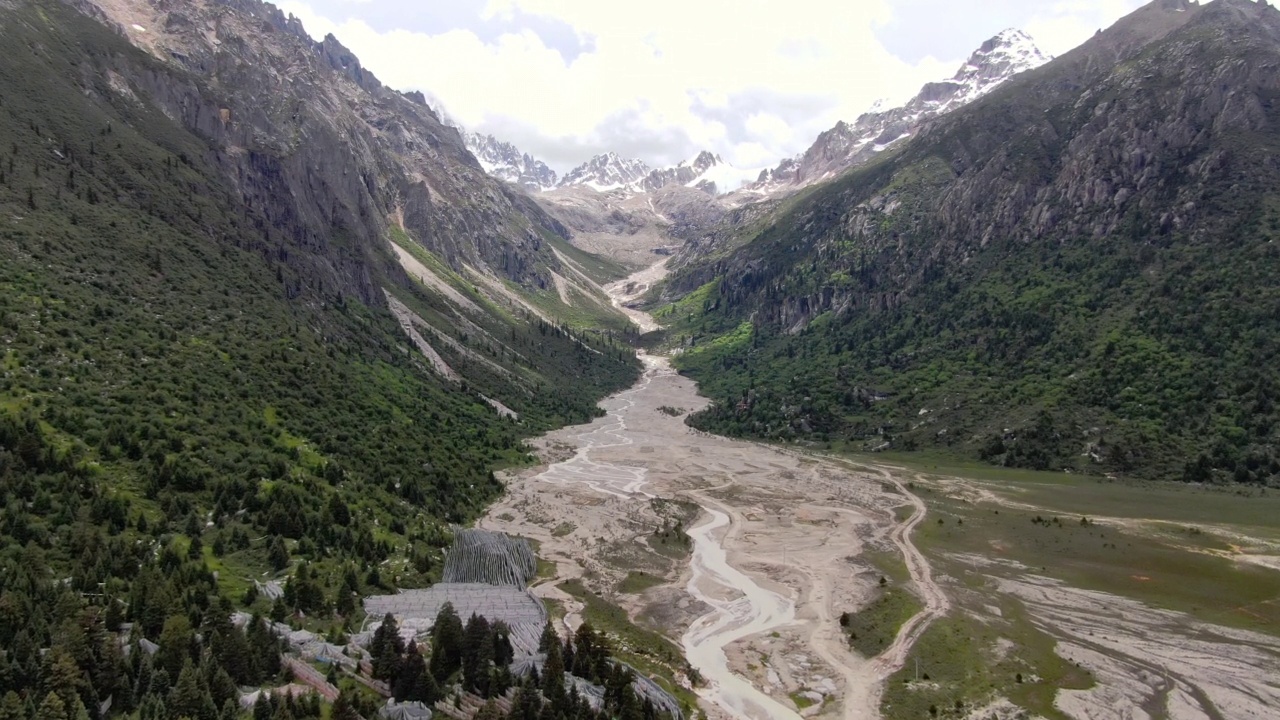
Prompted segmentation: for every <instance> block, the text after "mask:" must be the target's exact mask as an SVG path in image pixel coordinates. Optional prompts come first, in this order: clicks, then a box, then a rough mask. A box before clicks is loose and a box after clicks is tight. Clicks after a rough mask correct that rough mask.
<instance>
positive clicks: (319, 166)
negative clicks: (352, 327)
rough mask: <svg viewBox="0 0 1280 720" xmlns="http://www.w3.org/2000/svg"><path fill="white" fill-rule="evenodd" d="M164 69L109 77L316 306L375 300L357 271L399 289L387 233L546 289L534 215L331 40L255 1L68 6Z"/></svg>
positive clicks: (427, 116)
mask: <svg viewBox="0 0 1280 720" xmlns="http://www.w3.org/2000/svg"><path fill="white" fill-rule="evenodd" d="M78 5H79V7H81V8H82V9H86V10H88V11H90V12H91V13H92V14H94V15H96V16H98V17H100V18H103V19H106V20H107V21H109V22H112V23H114V24H115V25H116V27H117V28H118V29H119V31H120V32H122V33H123V34H124V35H126V36H127V37H128V38H129V39H130V40H131V41H132V42H133V43H134V44H136V45H137V46H139V47H141V48H144V49H145V50H147V51H148V52H150V53H151V54H152V55H154V56H155V57H156V58H158V59H159V60H161V61H162V62H163V63H164V65H165V66H166V69H164V70H160V71H157V70H154V69H151V70H147V69H144V68H140V67H134V66H129V65H127V64H123V63H125V62H126V61H123V60H122V61H121V62H122V64H121V65H120V66H119V67H117V68H116V70H115V72H116V73H117V75H118V77H119V79H120V88H121V92H126V93H133V92H136V93H140V94H142V95H144V96H145V97H146V98H147V100H149V101H151V102H154V103H156V104H157V105H158V106H159V107H160V108H161V109H162V110H163V111H164V112H165V113H166V114H167V115H169V116H170V117H171V118H172V119H174V120H175V121H178V122H180V123H181V124H182V125H183V126H184V127H186V128H188V129H190V130H192V131H194V132H197V133H198V134H200V135H201V136H203V137H205V138H206V139H207V140H208V142H209V153H210V155H211V157H212V159H213V161H214V162H215V163H216V164H217V166H218V167H220V168H221V169H222V171H223V172H224V173H225V175H226V176H227V177H229V178H231V179H232V180H233V182H234V183H235V184H236V186H237V187H238V189H239V190H240V192H241V193H242V194H243V200H244V202H245V203H246V204H247V205H249V206H251V207H255V208H263V209H264V212H265V214H266V215H267V216H268V218H269V221H268V225H267V226H266V227H264V228H262V229H261V230H262V232H264V233H275V234H283V235H286V236H288V237H290V238H291V241H292V242H293V243H294V245H295V246H296V247H297V252H296V253H293V254H291V256H290V257H289V258H288V260H287V261H288V262H290V263H294V264H298V265H300V266H301V265H306V266H307V268H306V272H305V273H303V274H304V275H305V276H306V277H308V278H310V281H309V282H311V283H313V284H314V285H315V289H316V290H318V291H322V292H324V293H327V294H334V293H339V292H345V293H351V294H354V295H356V296H358V297H359V298H360V299H361V300H362V301H364V302H367V303H374V304H378V303H381V292H380V291H379V290H377V288H376V287H375V286H376V283H375V282H374V281H373V280H372V275H373V272H374V271H373V270H372V268H375V267H376V268H377V272H385V273H387V274H390V275H392V276H399V277H401V279H402V281H404V278H403V276H401V275H399V270H398V268H397V266H396V265H395V263H394V261H393V260H392V259H391V258H390V254H389V253H388V252H387V246H386V241H385V235H386V231H387V228H388V227H389V226H392V225H395V226H398V227H400V228H402V229H403V230H404V231H405V232H407V233H408V234H409V235H410V236H411V237H413V238H414V239H416V240H417V241H418V242H420V243H421V244H422V245H423V246H424V247H426V248H428V249H429V250H431V251H433V252H435V253H437V254H438V255H439V256H441V257H443V258H445V259H446V261H447V262H448V263H449V264H450V265H452V266H454V267H455V268H460V267H461V266H462V265H464V264H469V265H472V266H475V267H482V268H486V269H488V270H491V271H492V272H494V273H495V274H497V275H500V276H503V277H506V278H508V279H510V280H513V281H515V282H518V283H522V284H525V285H528V286H539V287H546V286H548V285H549V283H550V277H549V275H548V274H547V272H546V271H545V270H542V269H540V266H543V265H547V264H551V265H555V263H556V259H555V258H554V256H553V255H552V254H551V253H550V252H549V250H547V249H546V248H545V247H544V243H543V234H544V233H558V232H563V231H562V229H561V228H560V227H559V226H558V225H557V224H556V223H554V222H553V221H551V220H550V219H549V218H547V216H546V215H545V214H543V213H542V212H541V211H540V210H539V209H538V208H537V206H536V205H534V204H533V203H531V202H529V201H528V200H527V199H525V198H522V197H520V196H519V194H518V193H516V192H514V191H513V190H510V189H508V188H506V187H505V186H504V185H503V184H502V183H500V182H498V181H496V180H494V179H492V178H489V177H488V176H487V175H486V174H485V172H484V171H483V169H482V168H481V167H480V166H479V164H478V163H477V162H476V161H475V159H474V158H473V157H472V155H471V154H470V153H469V152H468V151H467V149H466V147H465V145H464V143H463V140H462V138H461V136H460V135H459V133H458V132H457V131H456V130H454V129H453V128H451V127H448V126H446V125H444V124H443V123H441V121H440V119H439V117H438V116H437V115H436V113H435V112H433V111H432V109H431V108H430V107H428V106H427V105H426V104H425V102H424V101H423V98H422V96H421V95H418V94H412V95H404V94H401V93H398V92H396V91H394V90H391V89H389V88H387V87H385V86H383V85H382V83H380V82H379V81H378V79H377V78H376V77H375V76H374V75H373V74H372V73H370V72H369V71H368V70H366V69H365V68H363V67H362V66H361V64H360V62H359V60H358V59H357V58H356V57H355V56H354V55H353V54H352V53H351V52H350V51H349V50H347V49H346V48H345V47H343V46H342V45H341V43H339V42H338V40H337V39H336V38H333V37H332V36H330V37H327V38H325V39H324V40H323V41H320V42H316V41H314V40H312V38H311V37H310V36H309V35H308V34H307V32H306V30H305V28H303V27H302V24H301V23H300V22H299V21H298V20H297V19H295V18H292V17H286V16H285V15H284V14H283V13H282V12H281V11H280V10H278V9H277V8H276V7H274V6H273V5H270V4H268V3H263V2H259V1H258V0H193V1H192V2H184V3H172V2H165V1H164V0H117V1H113V2H100V3H94V2H91V0H78Z"/></svg>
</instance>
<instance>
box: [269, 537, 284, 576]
mask: <svg viewBox="0 0 1280 720" xmlns="http://www.w3.org/2000/svg"><path fill="white" fill-rule="evenodd" d="M267 561H268V562H270V563H271V567H273V568H275V569H276V570H283V569H285V568H287V567H289V548H287V547H285V544H284V538H282V537H280V536H279V535H272V536H271V543H270V544H269V545H268V546H267Z"/></svg>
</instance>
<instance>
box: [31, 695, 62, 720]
mask: <svg viewBox="0 0 1280 720" xmlns="http://www.w3.org/2000/svg"><path fill="white" fill-rule="evenodd" d="M33 720H71V718H68V717H67V705H66V703H64V702H62V698H60V697H58V695H57V693H52V692H51V693H49V694H48V695H45V696H44V701H43V702H41V703H40V707H39V709H37V710H36V714H35V718H34V719H33Z"/></svg>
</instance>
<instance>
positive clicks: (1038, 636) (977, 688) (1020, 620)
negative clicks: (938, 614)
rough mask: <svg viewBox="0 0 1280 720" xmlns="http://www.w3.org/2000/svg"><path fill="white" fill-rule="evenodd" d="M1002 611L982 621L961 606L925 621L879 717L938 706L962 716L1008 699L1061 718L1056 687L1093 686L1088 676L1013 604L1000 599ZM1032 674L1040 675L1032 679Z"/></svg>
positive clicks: (892, 718) (945, 713)
mask: <svg viewBox="0 0 1280 720" xmlns="http://www.w3.org/2000/svg"><path fill="white" fill-rule="evenodd" d="M1000 609H1001V618H1000V619H998V620H995V621H990V622H979V621H977V620H975V619H973V618H972V617H971V616H969V615H967V614H966V613H965V612H964V611H962V610H961V611H956V612H953V613H952V614H951V615H949V616H947V617H945V618H942V619H940V620H937V621H935V622H934V623H933V624H932V625H930V627H929V629H928V630H926V631H925V632H924V634H923V635H922V636H921V637H920V640H919V641H918V642H917V643H916V645H915V647H914V648H913V649H912V652H911V654H910V655H909V656H908V658H907V662H906V665H905V666H904V667H903V668H902V669H901V670H899V671H898V672H897V673H895V674H894V675H892V676H891V677H890V678H889V680H888V682H887V683H886V685H885V693H884V696H883V698H882V703H881V710H882V712H883V714H884V717H885V718H887V720H897V719H899V718H901V719H902V720H908V719H910V720H915V719H916V718H927V717H933V716H935V714H934V712H933V711H932V710H933V709H935V708H936V710H937V713H936V716H937V717H965V716H967V715H968V713H969V712H970V711H971V710H972V709H973V708H974V707H977V706H980V705H983V704H985V703H986V702H988V701H990V700H992V699H995V698H996V697H1007V698H1009V699H1010V700H1011V701H1012V702H1014V703H1015V704H1017V705H1019V706H1021V707H1023V708H1026V709H1027V710H1029V711H1031V712H1033V713H1036V714H1038V715H1040V716H1042V717H1047V718H1051V719H1052V720H1066V718H1065V716H1063V715H1062V713H1060V712H1059V711H1058V710H1057V709H1056V708H1054V706H1053V700H1054V698H1055V697H1056V695H1057V692H1058V690H1060V689H1086V688H1089V687H1092V685H1093V678H1092V677H1090V676H1089V674H1088V673H1086V672H1084V671H1083V670H1081V669H1080V668H1078V667H1076V666H1075V665H1073V664H1071V663H1069V662H1067V661H1065V660H1063V659H1062V658H1061V657H1059V656H1058V655H1056V654H1055V653H1054V645H1055V643H1054V641H1053V639H1052V638H1050V637H1049V636H1047V635H1045V634H1044V633H1042V632H1040V631H1039V630H1037V629H1036V628H1035V626H1034V625H1033V624H1032V623H1031V622H1029V621H1028V619H1027V618H1026V615H1025V613H1024V612H1023V611H1022V610H1021V607H1020V605H1018V603H1016V602H1015V601H1013V600H1009V599H1004V600H1002V601H1001V605H1000ZM1001 640H1004V641H1009V642H1012V643H1013V646H1012V649H1009V650H1008V651H1002V650H1001V649H1000V641H1001ZM917 663H918V664H917ZM917 673H919V674H918V676H917ZM1019 676H1021V678H1022V680H1023V682H1019V681H1018V680H1019ZM1033 677H1038V678H1040V679H1039V681H1037V682H1030V679H1031V678H1033ZM957 701H959V702H960V705H959V706H957V705H956V703H957Z"/></svg>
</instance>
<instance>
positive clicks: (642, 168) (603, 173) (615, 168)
mask: <svg viewBox="0 0 1280 720" xmlns="http://www.w3.org/2000/svg"><path fill="white" fill-rule="evenodd" d="M650 172H652V170H651V168H650V167H649V166H648V165H646V164H645V163H644V161H643V160H636V159H634V158H622V157H619V156H618V154H617V153H615V152H607V153H604V154H602V155H596V156H595V157H593V158H591V159H590V160H588V161H586V162H584V163H583V164H581V165H579V166H578V167H576V168H574V169H572V170H570V171H569V172H567V173H565V175H564V177H562V178H560V182H559V183H558V185H557V187H569V186H572V185H584V186H586V187H589V188H592V189H594V190H597V191H599V192H607V191H609V190H619V189H622V188H626V187H629V186H632V185H634V184H636V183H638V182H640V181H641V180H643V179H644V178H645V177H646V176H647V175H648V174H649V173H650Z"/></svg>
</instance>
